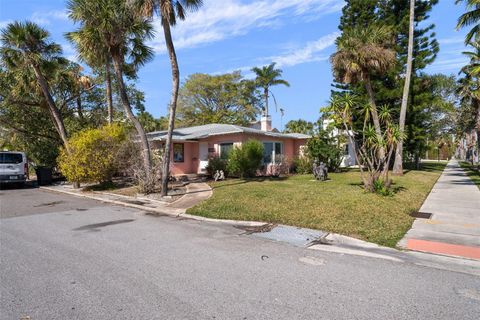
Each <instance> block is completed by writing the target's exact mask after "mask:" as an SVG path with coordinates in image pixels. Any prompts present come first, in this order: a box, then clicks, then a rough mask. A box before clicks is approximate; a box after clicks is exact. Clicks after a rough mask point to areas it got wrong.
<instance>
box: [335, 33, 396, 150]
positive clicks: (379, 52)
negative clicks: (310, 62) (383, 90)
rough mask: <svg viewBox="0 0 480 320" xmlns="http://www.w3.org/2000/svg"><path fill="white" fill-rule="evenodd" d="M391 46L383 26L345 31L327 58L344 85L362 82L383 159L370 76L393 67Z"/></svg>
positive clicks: (388, 35) (393, 55) (380, 135)
mask: <svg viewBox="0 0 480 320" xmlns="http://www.w3.org/2000/svg"><path fill="white" fill-rule="evenodd" d="M392 44H393V37H392V33H391V32H390V29H388V28H387V27H385V26H369V27H367V28H356V29H351V30H346V31H345V32H344V33H343V35H342V36H341V37H339V38H337V40H336V46H337V52H335V53H334V54H332V56H331V57H330V61H331V63H332V68H333V72H334V76H335V79H336V80H337V81H339V82H341V83H345V84H357V83H363V85H364V86H365V89H366V91H367V95H368V99H369V104H370V113H371V116H372V120H373V124H374V128H375V132H376V134H377V139H378V141H379V142H380V143H379V144H380V147H379V153H380V158H382V159H385V150H384V147H383V143H382V140H383V138H382V132H381V127H380V119H379V117H378V111H377V105H376V102H375V94H374V92H373V88H372V84H371V75H372V74H383V73H385V72H387V71H388V70H390V69H391V68H392V67H393V66H394V65H395V63H396V55H395V51H394V50H392V49H391V46H392Z"/></svg>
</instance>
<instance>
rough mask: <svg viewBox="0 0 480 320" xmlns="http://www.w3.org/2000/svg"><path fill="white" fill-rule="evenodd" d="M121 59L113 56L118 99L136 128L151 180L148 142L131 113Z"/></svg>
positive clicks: (148, 178)
mask: <svg viewBox="0 0 480 320" xmlns="http://www.w3.org/2000/svg"><path fill="white" fill-rule="evenodd" d="M122 60H123V59H122V58H120V57H113V67H114V69H115V77H116V79H117V83H118V89H119V94H120V99H121V100H122V104H123V109H124V110H125V113H126V115H127V117H128V119H129V120H130V121H131V122H132V123H133V125H134V127H135V129H136V130H137V133H138V136H139V138H140V142H141V144H142V148H143V164H144V167H145V168H144V169H145V174H146V177H147V181H151V180H150V175H151V174H152V159H151V157H150V146H149V144H148V139H147V135H146V133H145V130H143V127H142V125H141V124H140V122H139V121H138V119H137V118H136V117H135V115H134V114H133V112H132V108H131V107H130V102H129V101H128V96H127V90H126V88H125V83H124V82H123V72H122V65H123V61H122Z"/></svg>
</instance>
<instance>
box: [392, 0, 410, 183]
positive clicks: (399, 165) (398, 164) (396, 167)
mask: <svg viewBox="0 0 480 320" xmlns="http://www.w3.org/2000/svg"><path fill="white" fill-rule="evenodd" d="M414 20H415V0H410V25H409V30H408V53H407V73H406V74H405V84H404V86H403V97H402V106H401V108H400V121H399V127H400V141H398V144H397V149H396V151H395V163H394V164H393V174H396V175H403V132H404V131H405V117H406V114H407V103H408V96H409V90H410V79H411V77H412V64H413V36H414V35H413V31H414V25H413V24H414Z"/></svg>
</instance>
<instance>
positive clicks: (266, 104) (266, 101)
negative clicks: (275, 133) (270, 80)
mask: <svg viewBox="0 0 480 320" xmlns="http://www.w3.org/2000/svg"><path fill="white" fill-rule="evenodd" d="M264 96H265V116H268V87H266V88H264Z"/></svg>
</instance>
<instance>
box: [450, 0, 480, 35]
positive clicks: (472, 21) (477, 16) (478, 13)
mask: <svg viewBox="0 0 480 320" xmlns="http://www.w3.org/2000/svg"><path fill="white" fill-rule="evenodd" d="M461 2H465V3H466V5H467V10H470V11H467V12H465V13H464V14H462V15H461V16H460V18H458V22H457V30H459V29H461V28H464V27H468V26H471V25H473V28H472V29H471V30H470V31H469V32H468V33H467V36H466V37H465V44H468V43H469V42H470V41H471V40H472V39H473V37H474V36H475V35H477V34H479V32H480V25H479V23H480V0H456V1H455V3H456V4H459V3H461Z"/></svg>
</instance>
